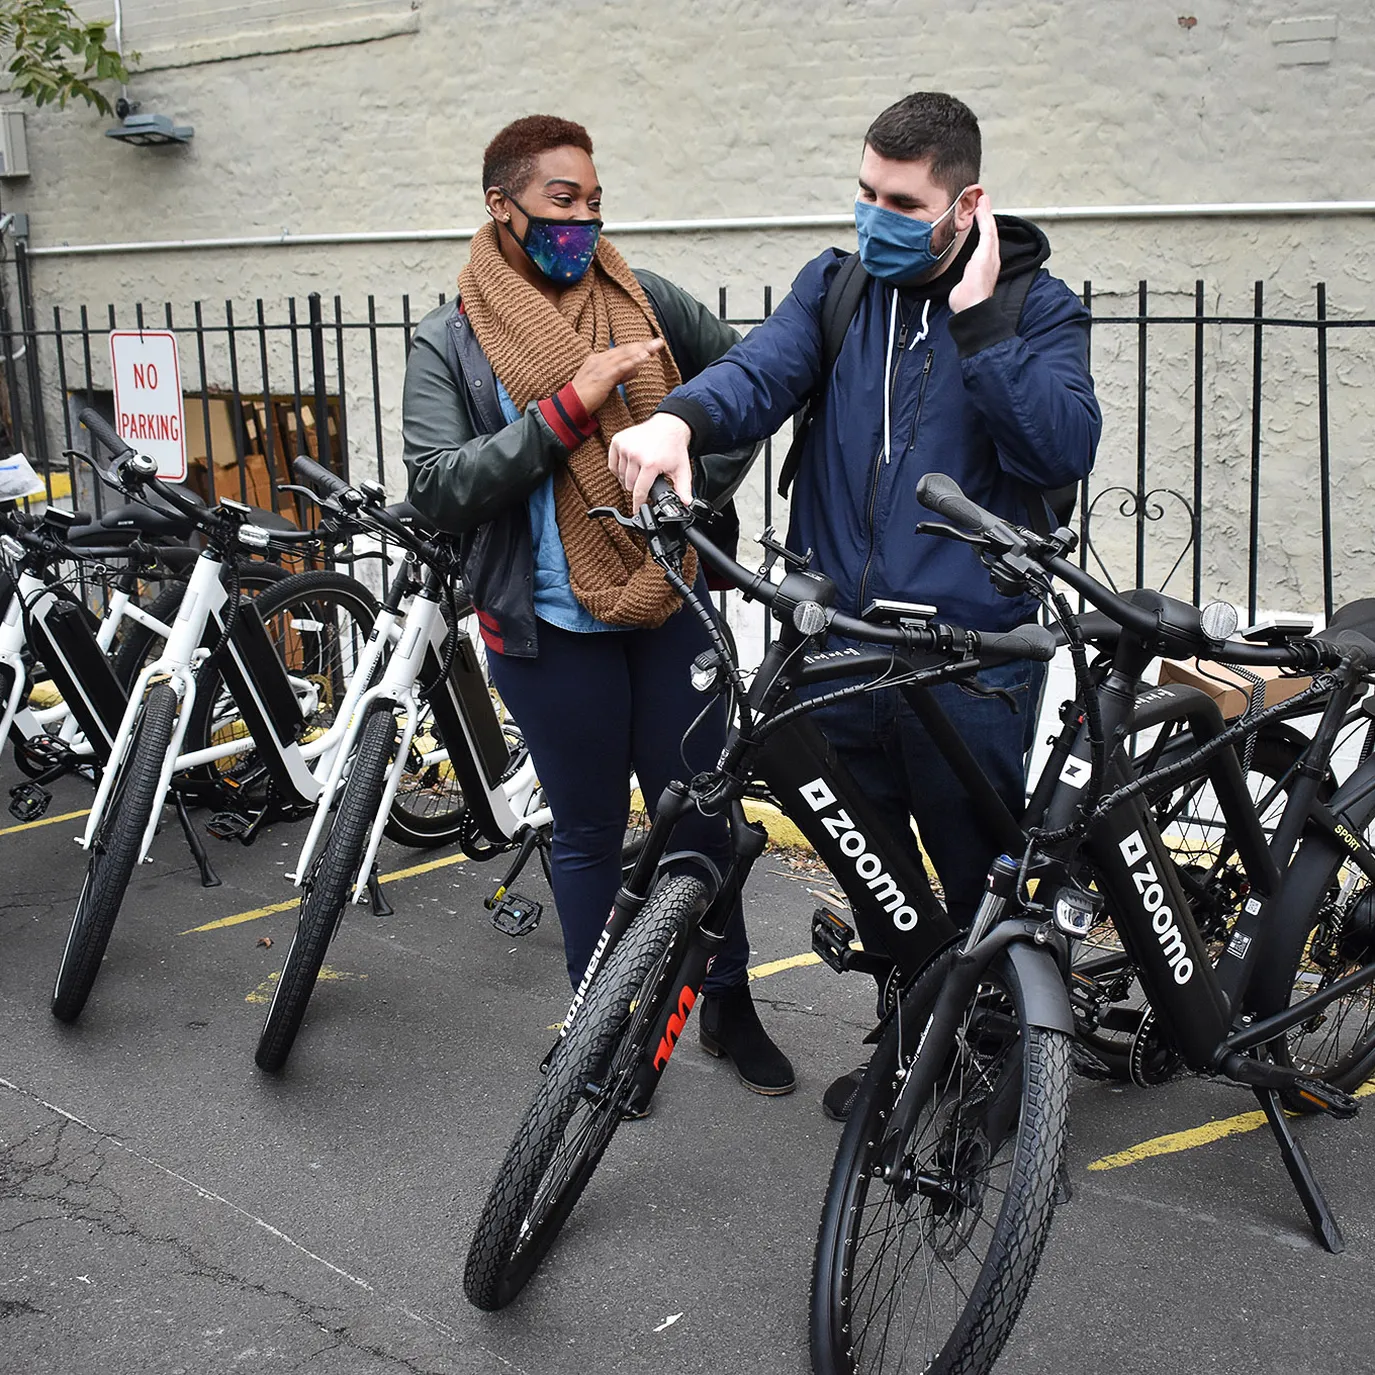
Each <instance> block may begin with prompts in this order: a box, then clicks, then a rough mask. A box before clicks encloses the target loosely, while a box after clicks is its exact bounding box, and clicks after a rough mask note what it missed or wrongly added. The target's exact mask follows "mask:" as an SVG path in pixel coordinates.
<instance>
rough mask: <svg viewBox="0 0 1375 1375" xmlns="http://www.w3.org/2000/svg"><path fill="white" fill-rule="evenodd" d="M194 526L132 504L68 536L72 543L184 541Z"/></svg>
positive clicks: (74, 529)
mask: <svg viewBox="0 0 1375 1375" xmlns="http://www.w3.org/2000/svg"><path fill="white" fill-rule="evenodd" d="M194 529H195V526H194V525H192V523H191V522H190V521H189V520H188V519H187V518H186V517H185V516H182V515H174V514H173V513H172V512H171V511H166V510H161V511H155V510H153V509H152V507H150V506H144V505H143V504H142V503H141V502H133V501H131V502H130V503H129V504H128V505H127V506H118V507H116V508H115V509H114V510H113V511H106V512H105V514H104V515H103V516H101V517H100V518H99V519H98V520H97V519H96V518H95V517H94V516H92V517H91V520H90V522H89V524H86V525H74V526H72V528H71V529H70V530H69V531H68V532H67V533H66V536H65V538H66V540H67V542H68V543H69V544H75V545H81V544H109V543H111V541H112V540H113V541H116V542H118V541H119V540H120V539H135V538H137V537H138V536H140V535H151V536H153V537H154V538H158V539H185V538H186V537H187V536H188V535H190V534H191V532H192V531H193V530H194Z"/></svg>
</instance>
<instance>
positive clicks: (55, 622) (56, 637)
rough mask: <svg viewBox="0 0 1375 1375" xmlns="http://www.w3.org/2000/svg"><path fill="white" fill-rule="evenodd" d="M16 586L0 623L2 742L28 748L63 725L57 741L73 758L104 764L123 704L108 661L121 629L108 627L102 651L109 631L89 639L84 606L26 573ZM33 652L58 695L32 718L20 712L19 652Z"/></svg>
mask: <svg viewBox="0 0 1375 1375" xmlns="http://www.w3.org/2000/svg"><path fill="white" fill-rule="evenodd" d="M14 586H15V591H14V593H13V595H11V597H10V598H9V602H8V605H7V606H6V607H5V611H4V616H3V620H0V665H2V666H3V667H4V668H5V669H6V670H7V671H8V692H7V693H6V697H5V703H4V708H3V713H0V739H8V738H9V736H10V732H11V730H15V731H17V732H18V733H19V734H20V735H21V736H23V738H25V739H28V740H32V739H36V738H38V737H40V736H45V735H52V729H51V728H52V727H53V726H54V725H57V724H58V723H59V722H60V726H59V729H58V732H57V735H56V737H55V738H56V739H57V740H58V741H60V742H61V743H62V744H63V745H65V746H66V747H67V749H68V750H69V751H70V752H71V754H73V755H76V756H78V757H86V758H94V759H96V760H97V761H99V762H102V763H103V762H104V761H105V760H106V759H107V758H108V757H109V752H110V746H111V744H112V741H113V737H114V734H115V731H116V728H117V726H118V723H119V720H120V716H121V714H122V712H123V710H124V706H125V701H126V698H125V694H124V690H123V688H121V687H120V685H119V683H118V682H117V681H116V679H115V676H114V672H113V670H112V668H111V666H110V662H109V659H108V657H107V654H106V649H107V648H108V644H109V642H110V641H111V640H112V639H113V636H114V633H115V631H116V630H117V629H118V622H117V621H116V622H115V623H114V624H111V625H110V626H109V628H108V635H107V636H106V640H105V643H103V644H102V642H101V634H104V633H105V632H106V626H105V625H104V624H102V625H101V627H100V632H101V634H97V633H93V632H92V631H91V629H90V627H89V625H88V623H87V621H88V617H87V615H86V614H85V608H84V607H83V606H81V604H79V603H75V602H70V601H67V600H66V599H64V598H61V597H59V596H58V595H57V593H56V591H55V590H54V588H53V587H52V586H51V585H50V584H48V583H46V582H44V581H43V580H42V579H41V578H39V577H37V576H36V575H35V574H33V573H32V572H31V571H29V570H28V569H21V570H20V571H19V573H18V574H17V576H16V577H15V578H14ZM125 600H126V602H127V597H126V599H125ZM127 610H128V608H127V606H126V607H125V608H124V609H123V612H127ZM123 612H122V613H121V614H123ZM147 619H148V620H152V618H151V617H148V618H147ZM154 624H157V623H156V622H155V623H154ZM30 634H32V636H33V640H34V643H33V644H32V646H30ZM30 647H31V648H32V649H33V650H34V651H35V652H36V653H37V654H38V656H39V657H40V658H41V659H42V661H43V663H44V665H45V667H46V668H47V670H48V672H49V674H50V675H51V677H52V679H53V682H54V683H55V684H56V686H57V689H58V691H59V692H60V693H61V695H62V703H61V704H60V705H58V706H54V707H48V708H42V709H40V710H38V711H34V710H31V709H30V708H28V707H25V706H23V705H22V703H23V701H24V695H25V691H26V689H27V687H28V686H29V680H28V672H27V669H26V666H25V663H24V650H25V649H26V648H30Z"/></svg>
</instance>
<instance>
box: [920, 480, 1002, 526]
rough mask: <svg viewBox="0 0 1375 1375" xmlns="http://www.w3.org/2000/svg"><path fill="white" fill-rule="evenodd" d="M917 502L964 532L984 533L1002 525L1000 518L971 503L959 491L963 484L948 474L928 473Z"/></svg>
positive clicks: (922, 481)
mask: <svg viewBox="0 0 1375 1375" xmlns="http://www.w3.org/2000/svg"><path fill="white" fill-rule="evenodd" d="M917 500H918V501H919V502H921V504H922V505H923V506H925V507H926V509H927V510H928V511H934V512H935V513H936V514H937V515H939V516H944V517H945V518H946V520H948V521H949V522H950V523H951V524H952V525H958V526H959V527H960V529H962V530H971V531H975V532H977V533H979V534H982V533H984V532H985V531H989V530H993V529H996V528H997V527H999V526H1001V525H1002V524H1003V522H1002V521H1001V520H1000V519H999V518H998V517H997V516H995V515H992V514H990V513H989V512H988V511H985V510H984V508H983V507H982V506H980V505H978V504H977V503H976V502H973V501H970V499H969V498H968V497H967V496H965V494H964V493H963V492H962V491H961V490H960V484H959V483H958V482H956V481H955V479H954V478H953V477H948V476H947V475H946V474H945V473H926V474H925V475H924V476H923V477H922V479H921V481H920V482H918V483H917Z"/></svg>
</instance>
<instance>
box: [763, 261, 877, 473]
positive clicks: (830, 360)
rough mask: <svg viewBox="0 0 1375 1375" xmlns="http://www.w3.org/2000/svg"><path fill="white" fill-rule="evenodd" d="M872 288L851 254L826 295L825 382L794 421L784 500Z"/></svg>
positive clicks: (823, 310)
mask: <svg viewBox="0 0 1375 1375" xmlns="http://www.w3.org/2000/svg"><path fill="white" fill-rule="evenodd" d="M868 285H869V274H868V273H867V272H866V271H865V270H864V264H863V263H862V262H860V260H859V254H858V253H851V254H849V255H848V256H847V257H846V258H845V260H844V262H842V263H841V264H840V267H839V269H838V270H837V272H836V274H835V276H834V277H832V278H831V280H830V282H829V284H828V285H827V287H826V295H825V296H824V297H822V300H821V381H820V382H819V384H818V385H817V388H816V390H815V391H814V392H813V393H812V394H811V396H809V397H808V398H807V400H806V402H805V403H804V404H803V406H802V409H801V410H799V411H798V413H797V415H796V416H795V417H794V418H793V441H792V443H791V444H789V445H788V452H787V455H786V456H785V457H784V459H783V466H782V467H781V468H780V469H779V470H778V495H779V496H781V497H785V496H787V495H788V488H789V487H791V486H792V485H793V479H794V478H795V477H796V476H797V465H798V464H799V463H800V462H801V461H802V448H803V445H804V444H805V443H806V439H807V431H808V430H810V429H811V426H812V416H813V414H814V413H815V411H816V408H817V404H818V402H819V401H820V399H821V397H822V395H823V394H824V392H825V390H826V387H827V386H828V385H829V383H830V380H831V374H832V373H833V372H834V371H835V365H836V360H837V359H838V358H839V357H840V349H841V346H842V345H843V344H844V343H845V334H846V331H847V330H848V329H849V328H850V321H851V320H853V319H854V318H855V312H856V311H857V310H858V309H859V299H860V297H861V296H863V295H864V290H865V288H866V287H867V286H868Z"/></svg>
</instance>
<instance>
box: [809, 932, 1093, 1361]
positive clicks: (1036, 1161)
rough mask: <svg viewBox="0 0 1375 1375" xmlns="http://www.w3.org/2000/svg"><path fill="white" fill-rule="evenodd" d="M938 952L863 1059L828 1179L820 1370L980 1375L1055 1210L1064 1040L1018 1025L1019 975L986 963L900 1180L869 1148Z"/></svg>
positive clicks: (820, 1245) (815, 1302)
mask: <svg viewBox="0 0 1375 1375" xmlns="http://www.w3.org/2000/svg"><path fill="white" fill-rule="evenodd" d="M948 967H949V957H948V956H946V957H943V958H941V959H940V960H938V961H937V962H936V963H935V964H934V965H933V966H932V967H931V968H930V969H928V970H927V972H926V973H924V974H923V975H922V976H921V977H920V978H919V979H918V980H917V982H916V983H915V984H914V985H913V987H912V988H911V990H910V991H909V992H907V993H906V994H905V995H904V996H903V999H902V1002H901V1005H900V1014H899V1015H897V1016H895V1017H894V1018H893V1020H892V1022H891V1024H890V1025H889V1028H888V1031H887V1032H886V1034H885V1035H884V1037H883V1039H882V1041H881V1042H880V1043H879V1047H878V1051H877V1053H876V1054H875V1055H874V1057H873V1059H872V1060H871V1061H870V1065H869V1070H868V1073H867V1074H866V1075H865V1079H864V1082H863V1084H862V1085H861V1087H860V1090H859V1094H858V1097H857V1098H856V1101H855V1106H854V1109H853V1110H852V1112H851V1114H850V1117H849V1120H848V1122H847V1123H846V1127H845V1132H844V1135H843V1136H842V1137H841V1140H840V1148H839V1150H838V1151H837V1153H836V1159H835V1164H834V1166H833V1168H832V1170H831V1179H830V1184H829V1186H828V1188H827V1191H826V1201H825V1205H824V1207H823V1211H822V1217H821V1229H820V1234H819V1236H818V1239H817V1251H816V1262H815V1266H814V1269H813V1272H812V1305H811V1343H812V1362H813V1366H814V1368H815V1370H816V1371H817V1372H818V1375H842V1373H843V1375H858V1372H864V1373H865V1375H878V1373H879V1372H883V1371H893V1372H897V1371H929V1372H932V1375H956V1373H957V1372H958V1375H980V1372H983V1371H987V1370H989V1369H990V1368H991V1367H992V1365H993V1362H994V1360H995V1359H996V1358H997V1356H998V1353H999V1352H1000V1351H1001V1350H1002V1347H1003V1344H1004V1342H1006V1341H1007V1338H1008V1335H1009V1333H1010V1332H1011V1330H1012V1325H1013V1323H1014V1322H1015V1321H1016V1318H1017V1314H1018V1313H1019V1311H1020V1310H1021V1307H1022V1302H1023V1300H1024V1299H1025V1298H1026V1294H1027V1290H1028V1289H1029V1288H1030V1285H1031V1280H1032V1276H1033V1275H1034V1274H1035V1271H1036V1265H1037V1262H1038V1261H1039V1260H1040V1256H1041V1250H1042V1248H1043V1247H1044V1245H1045V1241H1046V1236H1047V1234H1048V1233H1049V1230H1050V1222H1051V1215H1052V1212H1053V1210H1054V1206H1055V1186H1056V1176H1057V1173H1058V1171H1059V1169H1060V1162H1061V1158H1062V1156H1063V1154H1064V1146H1065V1123H1066V1116H1067V1111H1068V1106H1069V1039H1068V1038H1067V1037H1066V1036H1065V1035H1063V1034H1062V1033H1060V1032H1054V1031H1047V1030H1045V1029H1044V1028H1041V1027H1035V1026H1031V1025H1029V1024H1028V1021H1027V1016H1026V1006H1025V1001H1024V998H1023V993H1022V987H1021V984H1020V982H1019V981H1018V978H1017V972H1016V967H1015V966H1014V965H1013V964H1012V963H1011V961H1010V960H1008V959H1007V958H1006V957H1001V958H999V959H998V960H996V961H995V962H994V964H993V965H992V966H991V967H990V968H989V970H988V971H987V973H986V974H985V975H984V977H983V979H982V981H981V982H980V984H979V986H978V987H977V989H976V990H975V991H974V993H973V994H972V995H971V996H970V998H969V1000H968V1003H967V1005H966V1006H965V1008H964V1009H963V1012H962V1014H961V1017H960V1019H959V1022H958V1024H957V1028H956V1033H955V1036H954V1038H953V1040H952V1041H951V1042H950V1043H948V1044H946V1045H943V1046H937V1045H932V1044H930V1043H927V1044H925V1045H923V1046H922V1050H921V1053H922V1054H925V1055H937V1056H939V1057H940V1070H939V1073H938V1074H937V1077H936V1082H935V1086H934V1089H933V1091H932V1093H931V1096H930V1099H929V1101H928V1102H926V1103H924V1104H923V1105H922V1107H921V1112H920V1115H919V1117H918V1119H917V1121H916V1124H915V1126H914V1128H913V1131H912V1135H911V1139H910V1141H909V1143H908V1150H907V1154H906V1156H905V1157H904V1160H903V1167H902V1170H901V1172H900V1175H899V1177H898V1178H897V1179H895V1180H894V1181H892V1182H889V1181H886V1180H885V1179H884V1178H883V1176H882V1170H881V1168H880V1166H879V1149H880V1146H881V1143H882V1141H883V1135H884V1130H885V1128H886V1126H887V1124H888V1122H889V1121H890V1119H891V1116H892V1112H893V1108H894V1104H895V1103H896V1101H897V1097H898V1093H899V1090H900V1089H901V1087H902V1084H903V1083H904V1082H905V1072H906V1071H907V1070H909V1069H910V1067H911V1065H912V1064H913V1063H914V1062H915V1058H916V1054H917V1051H916V1047H917V1046H918V1045H920V1044H922V1039H923V1036H924V1029H925V1028H926V1025H927V1021H928V1019H929V1017H930V1015H931V1012H932V1009H933V1008H934V1006H935V1001H936V996H937V993H938V991H939V989H940V986H941V984H942V982H943V981H944V978H945V975H946V972H947V970H948Z"/></svg>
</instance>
